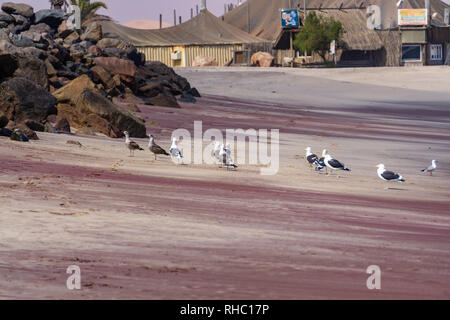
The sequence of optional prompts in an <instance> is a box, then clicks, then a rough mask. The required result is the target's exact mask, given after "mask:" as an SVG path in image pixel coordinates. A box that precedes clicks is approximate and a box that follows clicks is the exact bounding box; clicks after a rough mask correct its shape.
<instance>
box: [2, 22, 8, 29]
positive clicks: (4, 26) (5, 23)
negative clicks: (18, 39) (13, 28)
mask: <svg viewBox="0 0 450 320" xmlns="http://www.w3.org/2000/svg"><path fill="white" fill-rule="evenodd" d="M7 27H8V22H5V21H0V28H7Z"/></svg>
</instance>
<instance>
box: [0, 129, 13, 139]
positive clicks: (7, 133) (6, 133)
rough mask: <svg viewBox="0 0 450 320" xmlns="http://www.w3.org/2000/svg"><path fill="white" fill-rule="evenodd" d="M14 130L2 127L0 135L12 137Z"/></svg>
mask: <svg viewBox="0 0 450 320" xmlns="http://www.w3.org/2000/svg"><path fill="white" fill-rule="evenodd" d="M11 134H12V130H11V129H8V128H1V129H0V136H3V137H11Z"/></svg>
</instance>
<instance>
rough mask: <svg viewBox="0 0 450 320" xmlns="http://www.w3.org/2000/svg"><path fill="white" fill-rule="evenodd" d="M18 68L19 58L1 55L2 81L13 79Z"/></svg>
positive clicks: (0, 69)
mask: <svg viewBox="0 0 450 320" xmlns="http://www.w3.org/2000/svg"><path fill="white" fill-rule="evenodd" d="M17 67H18V64H17V58H16V57H14V56H13V55H11V54H9V53H0V81H2V80H3V79H5V78H8V77H11V76H12V75H13V74H14V72H15V71H16V69H17Z"/></svg>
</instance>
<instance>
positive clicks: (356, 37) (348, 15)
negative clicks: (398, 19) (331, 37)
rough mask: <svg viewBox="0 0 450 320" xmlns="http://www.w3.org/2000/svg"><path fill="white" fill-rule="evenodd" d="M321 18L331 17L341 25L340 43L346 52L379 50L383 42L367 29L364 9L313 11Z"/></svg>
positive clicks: (375, 33) (374, 32) (372, 31)
mask: <svg viewBox="0 0 450 320" xmlns="http://www.w3.org/2000/svg"><path fill="white" fill-rule="evenodd" d="M315 12H316V13H317V14H318V15H320V16H323V17H331V18H333V19H334V20H337V21H340V22H341V23H342V29H343V33H342V37H341V43H342V45H343V47H344V48H346V49H348V50H379V49H381V48H382V47H383V42H382V41H381V39H380V37H379V36H378V34H377V32H376V31H374V30H369V29H368V28H367V21H366V11H365V10H364V9H346V10H321V11H315Z"/></svg>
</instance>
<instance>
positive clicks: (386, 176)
mask: <svg viewBox="0 0 450 320" xmlns="http://www.w3.org/2000/svg"><path fill="white" fill-rule="evenodd" d="M375 168H378V170H377V174H378V176H379V177H380V179H382V180H384V181H398V182H405V180H404V179H403V177H402V176H401V175H399V174H398V173H395V172H392V171H387V170H386V168H385V167H384V164H382V163H380V164H379V165H376V166H375Z"/></svg>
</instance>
